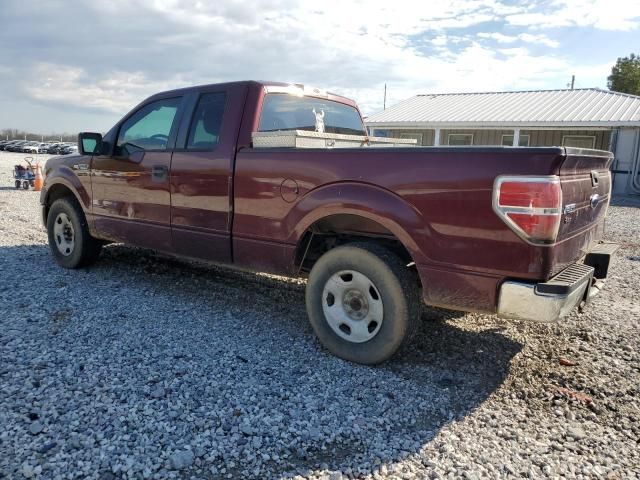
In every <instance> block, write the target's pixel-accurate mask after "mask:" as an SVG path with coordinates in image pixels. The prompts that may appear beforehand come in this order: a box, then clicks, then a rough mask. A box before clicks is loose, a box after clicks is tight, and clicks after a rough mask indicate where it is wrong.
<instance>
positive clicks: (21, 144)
mask: <svg viewBox="0 0 640 480" xmlns="http://www.w3.org/2000/svg"><path fill="white" fill-rule="evenodd" d="M27 143H29V142H27V141H26V140H22V141H19V142H16V143H13V144H11V145H10V146H9V147H8V148H7V150H8V151H9V152H21V151H22V148H23V147H24V146H25V145H26V144H27Z"/></svg>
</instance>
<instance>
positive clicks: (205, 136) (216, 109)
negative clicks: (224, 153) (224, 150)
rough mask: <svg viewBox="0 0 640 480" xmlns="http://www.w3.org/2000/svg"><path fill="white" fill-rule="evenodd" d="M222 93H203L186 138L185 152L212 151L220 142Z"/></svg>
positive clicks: (222, 107)
mask: <svg viewBox="0 0 640 480" xmlns="http://www.w3.org/2000/svg"><path fill="white" fill-rule="evenodd" d="M225 97H226V95H225V94H224V93H205V94H203V95H201V96H200V99H199V100H198V105H197V106H196V110H195V112H194V114H193V119H192V120H191V125H190V126H189V136H188V137H187V150H213V148H214V147H215V146H216V145H217V144H218V143H219V142H220V130H221V128H222V115H223V113H224V102H225Z"/></svg>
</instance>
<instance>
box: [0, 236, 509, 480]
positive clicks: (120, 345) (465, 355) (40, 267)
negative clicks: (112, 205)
mask: <svg viewBox="0 0 640 480" xmlns="http://www.w3.org/2000/svg"><path fill="white" fill-rule="evenodd" d="M25 252H28V253H29V257H30V261H31V263H30V267H29V270H28V271H27V272H24V273H23V274H22V276H21V277H20V279H19V281H18V280H14V281H9V282H8V283H5V282H3V285H2V287H1V288H0V299H2V298H3V297H4V298H5V299H6V298H7V297H8V295H7V294H10V292H11V291H13V289H18V288H21V286H24V285H27V284H29V283H30V276H33V277H34V278H35V277H36V276H45V277H46V276H49V278H50V280H49V283H50V285H51V288H47V290H46V291H43V292H42V293H41V295H42V300H43V302H44V305H45V307H44V308H42V310H44V313H43V314H42V315H44V317H45V318H46V319H48V320H47V321H48V322H50V324H51V325H50V326H47V325H45V326H44V327H42V328H48V329H49V330H48V332H49V333H48V335H47V339H46V342H44V343H43V344H42V345H40V346H39V347H37V348H49V349H52V350H55V349H58V351H56V352H55V355H58V356H59V357H60V356H62V355H66V354H67V352H69V351H73V350H78V352H76V353H75V354H74V355H76V357H75V358H79V357H80V358H82V357H83V356H84V360H83V366H82V368H83V372H93V373H92V375H93V377H94V378H92V379H91V380H87V381H88V382H98V383H99V384H100V385H102V387H101V388H102V390H101V391H102V392H103V393H102V395H103V396H105V397H110V396H111V395H115V393H114V394H112V393H111V392H112V391H114V392H115V391H118V392H119V393H118V395H120V397H114V400H113V401H114V407H113V410H114V411H113V413H112V412H107V411H106V410H105V409H104V407H99V408H102V410H96V412H101V413H99V414H98V413H95V414H94V413H93V410H89V411H88V412H89V413H78V412H76V415H80V416H82V415H87V419H83V418H81V422H80V423H82V421H83V420H86V421H89V420H91V421H96V422H99V423H101V424H103V425H110V422H114V421H116V422H117V425H119V423H120V421H119V420H117V418H123V417H118V416H120V415H125V416H127V415H128V413H127V412H129V410H130V408H132V406H134V405H135V406H137V408H138V409H139V408H141V406H143V405H152V407H151V408H152V409H153V413H150V415H153V416H154V417H153V418H151V419H147V420H144V422H143V423H139V424H137V423H135V422H137V421H138V420H136V419H134V420H130V421H131V424H129V426H128V427H120V428H121V430H118V427H108V428H109V432H111V433H109V432H108V437H107V438H109V435H113V436H117V435H121V434H123V433H127V434H130V433H134V432H135V433H136V434H141V435H147V434H149V435H151V434H150V433H149V432H152V431H155V428H156V427H155V425H154V422H155V423H158V422H170V423H171V425H173V427H172V428H173V430H171V433H167V434H166V437H163V440H162V444H159V445H158V446H157V450H158V451H157V452H156V453H155V454H154V455H156V456H158V455H159V454H162V453H163V452H167V451H175V450H176V449H178V448H185V446H188V445H190V444H193V443H197V442H202V441H203V440H202V439H203V438H207V435H209V436H212V435H213V440H211V442H212V443H213V444H214V445H216V448H217V450H216V452H217V453H216V455H213V454H211V455H210V456H209V457H207V455H206V454H204V455H203V456H202V457H201V459H199V462H200V463H199V464H198V463H196V464H195V465H193V466H192V467H191V468H190V469H188V470H185V471H184V472H181V473H184V474H185V476H184V478H189V476H190V475H192V474H196V475H197V476H198V478H218V473H219V472H220V470H221V469H222V468H225V465H227V462H228V461H229V459H230V458H232V457H233V455H234V454H233V451H235V450H237V451H240V452H242V453H241V454H239V455H240V458H236V459H235V463H236V467H235V468H227V470H226V471H227V473H231V474H233V476H235V477H238V476H247V475H246V472H244V473H243V466H244V465H248V464H251V465H252V466H251V467H250V469H249V475H248V476H249V477H251V476H256V477H262V478H266V477H267V476H269V475H266V474H265V473H264V470H262V472H261V473H260V474H256V475H253V474H251V471H252V469H253V465H255V463H251V462H254V460H251V458H253V457H258V458H261V456H262V458H263V461H262V466H263V467H268V468H270V469H271V472H274V473H277V474H284V473H285V472H289V473H292V472H296V473H298V474H302V475H305V474H311V473H312V472H314V471H316V470H318V469H324V470H327V469H328V470H334V471H337V470H342V471H345V470H350V471H351V472H352V473H353V475H356V476H357V475H361V474H366V473H371V472H373V471H375V469H376V465H380V464H381V463H383V464H393V463H394V462H397V461H399V460H401V459H402V458H404V457H406V456H407V455H409V454H412V453H417V452H418V451H419V450H420V449H421V448H423V447H424V446H425V445H426V444H428V443H429V442H430V441H431V440H432V439H433V438H434V437H435V436H436V435H437V434H438V432H439V430H440V429H441V428H442V427H443V426H445V425H447V424H448V423H450V422H451V421H454V420H460V419H462V418H464V417H465V416H466V415H468V414H469V413H471V412H473V411H474V410H475V409H476V408H477V407H479V406H480V405H481V404H482V402H484V401H485V400H486V399H487V398H488V397H489V396H490V395H491V394H492V393H493V392H494V391H495V390H496V389H497V388H498V387H499V386H500V385H501V384H502V382H503V381H504V379H505V378H506V376H507V373H508V370H509V364H510V361H511V359H512V358H513V357H514V355H516V354H517V353H518V352H519V351H520V349H521V348H522V345H520V344H518V343H515V342H513V341H511V340H509V339H507V338H506V337H505V336H503V335H502V334H501V333H500V331H499V330H498V329H491V330H485V331H467V330H463V329H461V328H458V327H456V320H457V319H458V318H459V317H461V316H463V314H459V313H456V312H449V311H445V310H440V309H431V308H425V309H424V310H423V320H424V321H423V323H422V326H421V329H420V331H419V332H418V334H417V338H416V339H415V342H414V344H413V347H412V348H411V349H410V350H408V351H406V352H404V353H403V354H402V355H400V356H397V357H396V358H394V359H393V360H392V361H390V362H388V363H386V364H385V365H383V366H380V367H377V368H370V367H364V366H360V365H353V364H350V363H348V362H344V361H342V360H339V359H337V358H335V357H333V356H331V355H329V354H328V353H327V352H326V351H324V350H323V349H322V348H321V347H320V345H319V344H318V343H317V341H315V340H314V339H313V336H312V331H311V328H310V327H309V325H308V322H307V320H306V313H305V307H304V283H303V282H300V281H293V280H286V279H280V278H274V277H272V276H262V275H255V274H251V273H245V272H238V271H233V270H230V269H226V268H221V267H209V266H207V265H200V264H194V263H191V262H188V261H181V260H175V259H171V258H166V257H164V256H160V255H156V254H154V253H153V252H150V251H146V250H139V249H132V248H127V247H122V246H118V245H112V246H109V247H107V248H105V251H104V252H103V255H102V258H101V260H100V261H99V262H98V263H97V264H96V265H95V266H94V267H92V268H90V269H85V270H80V271H65V270H62V269H59V268H58V267H56V266H55V265H54V264H53V260H52V259H51V258H50V257H49V252H48V251H47V247H46V246H44V245H30V246H22V247H0V267H2V264H3V263H5V261H6V260H7V259H8V258H10V257H11V256H14V255H24V254H25ZM3 259H4V260H3ZM29 272H33V273H29ZM114 292H115V293H114ZM108 295H113V296H114V298H115V299H116V300H117V299H120V300H119V303H118V301H115V302H113V303H109V304H105V305H107V306H102V305H103V302H105V301H106V299H107V297H108ZM78 297H82V299H81V300H78V302H79V303H77V302H76V303H75V304H74V303H73V302H69V304H68V305H66V306H65V305H64V300H65V299H67V298H76V299H77V298H78ZM127 302H136V306H135V308H133V307H132V306H131V305H128V304H127ZM163 302H165V303H163ZM167 303H168V304H169V305H170V306H171V310H170V311H168V310H166V308H167V307H163V306H162V305H165V304H167ZM56 305H57V306H58V307H55V306H56ZM60 305H63V306H62V307H60ZM222 305H225V308H226V309H227V310H225V311H220V310H221V309H222V308H223V307H222ZM174 306H175V310H174ZM35 307H36V305H34V304H33V303H30V302H29V300H28V299H27V300H25V301H23V302H19V305H16V306H15V307H12V315H11V317H10V318H22V317H23V316H24V317H28V314H27V312H29V311H30V309H34V308H35ZM163 308H165V310H162V309H163ZM104 309H108V310H109V311H108V312H107V313H104V311H103V310H104ZM213 310H216V311H217V313H216V315H217V317H216V318H213V317H212V319H211V320H209V319H208V317H206V314H211V311H213ZM133 312H135V313H133ZM139 312H147V313H146V314H140V313H139ZM173 312H175V313H173ZM199 312H200V313H202V314H200V313H199ZM194 313H195V314H194ZM189 315H191V316H189ZM225 315H226V317H225V318H226V319H225V318H222V319H219V318H218V317H224V316H225ZM203 318H204V319H203ZM229 319H230V320H229ZM235 319H240V320H241V322H240V321H237V320H235ZM27 322H29V320H27ZM34 322H35V323H37V321H34ZM87 322H92V323H91V326H90V328H89V325H87ZM94 324H95V325H96V328H95V330H94V327H93V325H94ZM25 325H26V327H27V328H31V325H34V323H26V324H25ZM74 325H75V326H74ZM16 328H18V327H16ZM33 328H36V327H35V326H34V327H33ZM74 329H75V330H74ZM110 329H112V330H110ZM164 332H168V333H164ZM130 337H132V338H131V339H129V338H130ZM60 352H64V353H60ZM185 352H186V353H185ZM22 355H28V353H23V354H22ZM71 358H74V356H73V355H72V356H71ZM36 360H37V359H33V360H32V359H30V358H28V359H27V360H25V361H24V364H25V365H26V366H27V367H28V365H30V364H36V363H37V362H39V361H40V360H37V361H36ZM60 361H62V360H60ZM105 363H111V364H112V365H111V366H109V367H108V368H107V367H105V365H104V364H105ZM37 364H38V365H40V364H39V363H37ZM114 366H115V367H114ZM41 368H44V369H45V370H43V371H42V372H41V373H39V375H43V376H46V375H47V372H49V369H51V368H53V369H54V370H51V371H50V372H49V375H51V378H53V379H54V380H51V381H53V382H54V383H55V381H57V380H55V378H56V377H55V368H58V367H55V365H54V366H53V367H49V366H47V367H46V368H45V367H41ZM66 368H74V367H73V365H70V366H66ZM114 368H115V370H114ZM174 370H175V372H176V373H174ZM114 371H116V372H118V373H117V376H118V377H119V379H117V380H114V379H113V377H112V374H113V372H114ZM149 372H162V374H158V373H153V375H152V374H151V373H149ZM82 375H83V374H82V373H79V374H77V375H76V376H77V379H76V378H73V380H68V381H73V382H83V381H84V380H83V378H84V377H83V376H82ZM150 376H151V377H154V379H153V382H154V383H153V384H152V385H150V386H149V387H144V388H146V390H144V392H147V390H149V389H151V391H152V393H151V394H150V393H148V392H147V393H142V392H141V390H140V388H142V387H139V385H143V386H144V385H145V384H146V383H147V382H148V381H149V380H148V378H149V377H150ZM165 376H166V377H165ZM156 377H157V378H156ZM70 378H72V377H70ZM127 378H128V379H127ZM214 379H216V380H214ZM220 379H222V380H220ZM2 381H3V383H5V382H8V381H9V379H8V378H7V377H3V380H2ZM158 382H160V383H158ZM211 382H217V383H214V384H213V387H210V385H209V384H210V383H211ZM91 385H92V383H88V384H87V385H86V386H84V387H82V386H77V387H74V389H75V390H77V391H78V392H80V391H86V394H84V393H83V394H81V395H80V396H77V397H74V398H73V401H74V402H81V403H86V404H87V405H92V402H94V401H95V398H94V396H93V388H95V387H92V386H91ZM127 385H135V386H136V387H135V388H133V387H127ZM157 385H164V390H161V391H160V393H159V394H158V396H157V398H156V397H155V396H154V395H155V393H153V392H155V391H156V389H157ZM82 388H84V390H82ZM128 388H129V390H127V389H128ZM52 391H55V388H52ZM248 391H249V392H250V393H246V392H248ZM184 392H189V393H190V395H188V396H187V397H188V398H187V399H186V400H185V399H184V398H182V395H183V393H184ZM178 394H180V395H181V397H180V398H177V397H176V396H177V395H178ZM50 395H51V394H50ZM249 395H252V396H255V398H253V397H252V398H251V399H249V398H246V397H248V396H249ZM0 396H1V395H0ZM165 397H166V399H165ZM117 398H119V400H118V399H117ZM41 401H42V402H43V403H44V404H45V405H47V402H51V403H53V405H54V406H55V407H56V408H61V409H62V410H61V411H65V408H66V407H64V406H60V405H58V403H63V400H60V399H59V398H56V397H52V398H49V399H46V398H44V399H41ZM69 401H70V402H71V400H69ZM178 401H179V402H181V403H175V402H178ZM171 402H174V406H172V405H171ZM227 404H229V405H230V406H229V405H227ZM70 405H71V404H70ZM175 405H179V415H180V416H178V417H175V418H174V419H169V417H167V415H168V414H169V413H168V412H169V411H170V410H169V409H170V408H178V407H175ZM221 405H222V406H221ZM202 412H207V415H209V416H208V417H207V418H206V422H207V423H206V424H205V423H204V421H203V425H204V426H203V425H200V426H198V423H197V422H196V423H195V424H194V421H193V419H194V418H201V415H203V414H202ZM96 415H99V416H98V417H96ZM100 415H101V416H100ZM110 415H111V416H110ZM183 416H184V420H182V419H183ZM265 416H266V417H268V418H269V419H278V423H277V425H278V427H277V429H276V430H275V431H269V430H268V429H267V428H266V427H264V429H263V430H260V429H261V428H263V423H262V422H266V420H264V417H265ZM127 418H129V417H127ZM114 419H116V420H114ZM243 419H246V420H243ZM243 421H246V422H248V423H249V424H250V427H251V428H247V430H246V432H245V430H243V428H244V427H242V425H243V424H242V422H243ZM51 428H52V430H53V428H54V427H51ZM61 428H62V427H61ZM65 428H66V427H65ZM91 428H94V427H91ZM95 428H97V427H95ZM208 428H209V429H210V430H207V429H208ZM292 429H293V430H292ZM254 430H255V431H254ZM207 431H208V432H210V433H208V434H207V433H206V432H207ZM291 431H294V432H295V433H294V434H290V433H287V432H291ZM233 432H237V433H233ZM247 432H248V433H247ZM256 432H262V433H256ZM59 435H60V436H61V437H64V435H67V432H66V431H65V430H61V431H60V433H59ZM172 435H173V436H172ZM291 435H293V436H292V437H290V436H291ZM256 436H258V437H256ZM26 438H27V439H30V437H29V436H27V437H26ZM256 438H260V440H259V441H258V440H256ZM29 441H32V440H29ZM190 442H192V443H190ZM229 442H231V443H229ZM231 444H232V445H231ZM118 448H119V449H120V450H122V447H118ZM209 448H213V447H209ZM125 450H126V449H125ZM247 452H248V453H247ZM265 454H268V456H266V457H264V455H265ZM96 456H97V455H96ZM274 457H275V458H278V459H279V460H277V461H276V460H274ZM233 458H235V457H233ZM243 459H244V460H243ZM17 460H20V459H17ZM95 467H96V468H99V469H103V468H104V465H102V466H98V465H96V466H95ZM211 467H213V468H214V472H212V471H211ZM215 469H217V470H215ZM103 471H104V470H103ZM187 472H188V473H187ZM216 472H217V473H216Z"/></svg>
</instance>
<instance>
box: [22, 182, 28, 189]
mask: <svg viewBox="0 0 640 480" xmlns="http://www.w3.org/2000/svg"><path fill="white" fill-rule="evenodd" d="M22 188H23V189H25V190H29V181H28V180H25V181H24V182H22Z"/></svg>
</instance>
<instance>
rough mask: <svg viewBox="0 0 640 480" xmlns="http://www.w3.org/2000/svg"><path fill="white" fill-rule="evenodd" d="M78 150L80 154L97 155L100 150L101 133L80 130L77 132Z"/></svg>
mask: <svg viewBox="0 0 640 480" xmlns="http://www.w3.org/2000/svg"><path fill="white" fill-rule="evenodd" d="M78 150H80V154H81V155H97V154H99V153H100V152H101V151H102V134H100V133H91V132H82V133H79V134H78Z"/></svg>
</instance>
